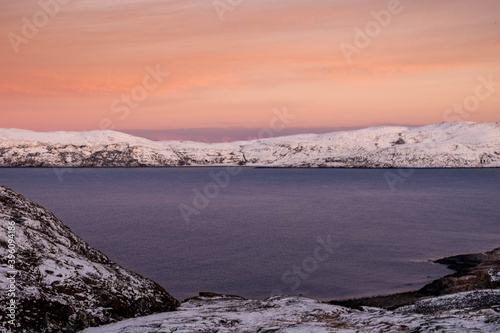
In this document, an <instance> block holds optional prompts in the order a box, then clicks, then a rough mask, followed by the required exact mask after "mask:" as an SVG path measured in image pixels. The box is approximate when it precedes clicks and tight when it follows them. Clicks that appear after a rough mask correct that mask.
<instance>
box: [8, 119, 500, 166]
mask: <svg viewBox="0 0 500 333" xmlns="http://www.w3.org/2000/svg"><path fill="white" fill-rule="evenodd" d="M185 165H191V166H202V165H246V166H272V167H368V168H372V167H411V168H422V167H500V123H471V122H446V123H440V124H435V125H430V126H424V127H416V128H408V127H373V128H367V129H363V130H356V131H344V132H333V133H328V134H307V135H294V136H288V137H278V138H270V139H261V140H253V141H238V142H232V143H216V144H206V143H196V142H185V141H150V140H147V139H143V138H137V137H134V136H130V135H127V134H124V133H119V132H113V131H93V132H82V133H78V132H50V133H38V132H31V131H25V130H16V129H0V166H4V167H8V166H33V167H35V166H40V167H91V166H106V167H111V166H117V167H118V166H185Z"/></svg>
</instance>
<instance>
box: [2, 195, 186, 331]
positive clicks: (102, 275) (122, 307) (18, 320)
mask: <svg viewBox="0 0 500 333" xmlns="http://www.w3.org/2000/svg"><path fill="white" fill-rule="evenodd" d="M0 289H1V290H2V291H1V293H2V298H1V299H2V302H1V303H0V332H75V331H78V330H81V329H84V328H86V327H89V326H96V325H103V324H106V323H112V322H114V321H117V320H121V319H124V318H132V317H137V316H144V315H148V314H152V313H157V312H165V311H172V310H175V309H176V308H177V307H178V306H179V302H178V301H177V300H175V299H174V298H173V297H171V296H170V295H169V294H168V293H167V292H166V291H165V290H164V289H163V288H162V287H161V286H159V285H158V284H156V283H155V282H153V281H151V280H149V279H146V278H144V277H142V276H140V275H138V274H136V273H133V272H130V271H128V270H126V269H124V268H122V267H120V266H119V265H117V264H116V263H114V262H112V261H111V260H109V259H108V258H107V257H106V256H105V255H104V254H102V253H101V252H99V251H97V250H95V249H93V248H92V247H90V245H89V244H87V243H86V242H85V241H83V240H82V239H81V238H79V237H78V236H77V235H75V234H74V233H72V232H71V230H70V229H69V228H68V227H66V226H65V225H64V224H63V223H62V222H61V221H59V220H58V219H57V218H56V217H55V216H54V215H53V214H52V213H51V212H49V211H48V210H46V209H45V208H43V207H41V206H40V205H38V204H36V203H34V202H31V201H29V200H27V199H26V198H24V197H23V196H21V195H19V194H17V193H15V192H13V191H12V190H10V189H9V188H6V187H3V186H0ZM12 300H13V302H12ZM11 303H12V304H14V305H13V306H11Z"/></svg>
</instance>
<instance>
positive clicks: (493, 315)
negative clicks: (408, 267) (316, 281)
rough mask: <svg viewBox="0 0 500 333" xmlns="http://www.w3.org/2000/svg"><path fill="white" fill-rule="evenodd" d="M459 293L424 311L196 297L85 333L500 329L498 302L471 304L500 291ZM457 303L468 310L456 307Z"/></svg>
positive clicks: (438, 300) (499, 294)
mask: <svg viewBox="0 0 500 333" xmlns="http://www.w3.org/2000/svg"><path fill="white" fill-rule="evenodd" d="M473 293H476V292H467V293H460V294H455V295H450V296H443V297H436V298H432V299H430V300H428V301H427V302H432V303H430V304H429V303H426V302H422V304H420V305H419V309H420V308H423V307H428V308H432V307H433V306H434V307H436V306H439V307H441V308H448V309H447V310H443V311H433V312H431V313H421V312H420V311H418V309H417V308H410V307H406V308H402V309H398V310H394V311H388V310H383V309H377V308H364V311H361V310H353V309H349V308H345V307H341V306H337V305H330V304H325V303H320V302H317V301H314V300H312V299H308V298H302V297H283V296H277V297H271V298H268V299H266V300H245V299H242V298H238V297H224V296H215V297H198V298H194V299H191V300H188V301H186V302H184V303H183V304H182V305H181V307H179V309H178V311H176V312H175V313H162V314H157V315H152V316H147V317H142V318H136V319H129V320H125V321H122V322H119V323H116V324H111V325H106V326H102V327H97V328H90V329H87V330H85V331H84V332H85V333H144V332H148V333H172V332H175V333H195V332H198V333H202V332H218V333H271V332H276V333H300V332H308V333H309V332H312V333H315V332H318V333H325V332H352V333H354V332H370V333H372V332H384V333H386V332H492V333H493V332H495V333H496V332H499V331H500V307H498V306H493V307H487V308H484V307H474V306H472V307H469V306H468V305H470V304H472V303H470V302H469V300H470V299H474V298H479V299H481V298H484V297H487V296H491V297H497V299H498V298H500V291H488V292H482V293H483V294H481V295H476V296H474V295H472V294H473ZM457 305H461V306H462V308H463V307H466V309H461V310H455V307H456V306H457Z"/></svg>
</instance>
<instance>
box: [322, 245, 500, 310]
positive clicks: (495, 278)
mask: <svg viewBox="0 0 500 333" xmlns="http://www.w3.org/2000/svg"><path fill="white" fill-rule="evenodd" d="M435 262H436V263H439V264H443V265H447V266H448V268H449V269H452V270H454V271H455V273H453V274H450V275H447V276H445V277H443V278H440V279H437V280H435V281H433V282H431V283H429V284H427V285H425V286H424V287H422V288H421V289H419V290H417V291H413V292H405V293H398V294H392V295H387V296H377V297H367V298H360V299H351V300H345V301H331V302H330V303H331V304H336V305H342V306H348V307H351V308H356V309H359V308H361V307H362V306H373V307H379V308H385V309H396V308H399V307H401V306H406V305H409V304H419V303H418V302H420V304H427V303H429V302H427V303H425V302H423V301H424V300H426V299H428V298H429V297H434V296H443V295H451V294H456V293H462V292H469V291H478V290H492V289H500V248H497V249H495V250H493V251H490V252H486V253H475V254H463V255H457V256H452V257H447V258H443V259H439V260H436V261H435ZM474 295H475V296H477V295H480V293H477V292H476V293H472V294H471V296H470V297H469V302H466V304H468V306H469V307H474V306H476V307H485V306H492V305H500V296H499V294H493V295H490V294H488V295H489V296H484V297H477V299H475V298H474V297H473V296H474ZM485 295H486V294H485ZM422 302H423V303H422ZM429 304H432V302H431V303H429ZM416 308H418V307H416ZM419 308H421V309H427V310H425V311H428V309H429V308H432V307H430V306H421V307H419ZM434 308H435V310H436V309H438V308H436V307H434ZM422 311H424V310H422Z"/></svg>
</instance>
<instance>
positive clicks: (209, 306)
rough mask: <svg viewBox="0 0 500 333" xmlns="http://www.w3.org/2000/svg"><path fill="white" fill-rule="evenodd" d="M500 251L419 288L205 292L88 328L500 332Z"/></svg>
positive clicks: (121, 332) (458, 260) (99, 331)
mask: <svg viewBox="0 0 500 333" xmlns="http://www.w3.org/2000/svg"><path fill="white" fill-rule="evenodd" d="M499 259H500V248H499V249H496V250H493V251H491V252H487V253H479V254H470V255H459V256H453V257H449V258H444V259H440V260H438V261H437V262H439V263H442V264H446V265H448V267H449V268H451V269H454V270H456V273H454V274H450V275H448V276H446V277H444V278H441V279H438V280H436V281H434V282H432V283H430V284H428V285H426V286H425V287H423V288H422V289H420V290H419V291H416V292H408V293H401V294H395V295H389V296H381V297H371V298H364V299H357V300H348V301H337V302H335V301H332V302H329V303H322V302H317V301H315V300H312V299H308V298H303V297H287V296H276V297H270V298H268V299H265V300H247V299H244V298H241V297H238V296H227V295H226V296H224V295H220V294H215V293H209V292H204V293H200V296H198V297H193V298H190V299H187V300H185V301H184V302H183V303H182V305H181V306H180V307H179V309H178V311H177V312H175V313H163V314H158V315H153V316H147V317H141V318H136V319H130V320H125V321H122V322H119V323H116V324H111V325H105V326H102V327H98V328H91V329H87V330H85V331H84V332H85V333H142V332H148V333H172V332H176V333H188V332H189V333H193V332H200V333H201V332H219V333H232V332H235V333H236V332H248V333H250V332H252V333H255V332H257V333H270V332H279V333H295V332H353V333H354V332H495V333H496V332H500V290H499V288H500V260H499Z"/></svg>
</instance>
